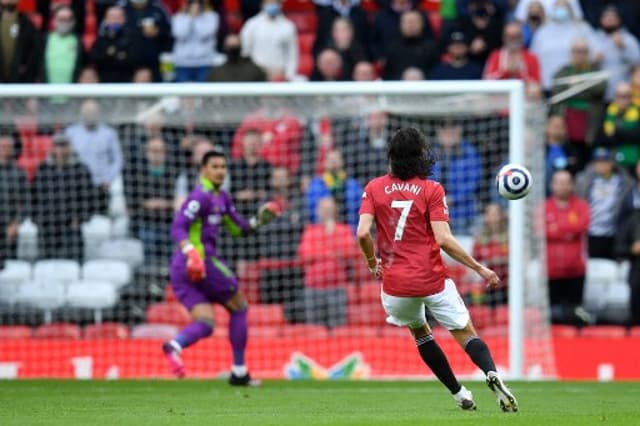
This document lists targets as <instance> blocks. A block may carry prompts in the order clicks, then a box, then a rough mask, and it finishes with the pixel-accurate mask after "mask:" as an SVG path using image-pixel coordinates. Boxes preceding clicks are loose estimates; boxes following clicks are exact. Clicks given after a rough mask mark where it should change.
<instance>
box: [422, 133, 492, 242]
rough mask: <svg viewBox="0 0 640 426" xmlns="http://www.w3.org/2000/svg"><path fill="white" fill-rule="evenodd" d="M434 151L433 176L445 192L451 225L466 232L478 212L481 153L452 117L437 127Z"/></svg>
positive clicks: (456, 230)
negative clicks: (467, 138)
mask: <svg viewBox="0 0 640 426" xmlns="http://www.w3.org/2000/svg"><path fill="white" fill-rule="evenodd" d="M436 151H437V155H438V162H437V164H436V167H435V168H434V170H433V176H434V180H436V181H438V182H440V183H441V184H442V186H443V187H444V188H445V191H446V193H447V203H448V204H449V207H451V212H450V216H449V218H450V224H451V229H452V230H453V232H454V233H458V234H467V235H468V234H469V233H470V231H471V226H472V225H473V221H474V220H475V218H476V216H477V213H478V200H477V196H478V190H479V189H480V182H481V180H482V176H484V174H483V171H482V162H481V160H480V156H479V155H478V151H477V150H476V149H475V148H474V147H473V145H471V143H470V142H469V141H467V140H465V139H464V138H463V137H462V125H461V124H460V123H457V122H454V121H446V122H444V123H443V124H442V125H441V126H440V127H439V128H438V129H437V146H436Z"/></svg>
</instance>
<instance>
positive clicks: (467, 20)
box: [0, 0, 640, 326]
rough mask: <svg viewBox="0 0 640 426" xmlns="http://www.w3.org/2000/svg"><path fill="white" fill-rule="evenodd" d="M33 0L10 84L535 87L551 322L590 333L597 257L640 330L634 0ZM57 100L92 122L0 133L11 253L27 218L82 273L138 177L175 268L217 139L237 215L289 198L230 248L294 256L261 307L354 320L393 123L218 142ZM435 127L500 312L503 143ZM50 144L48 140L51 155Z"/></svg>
mask: <svg viewBox="0 0 640 426" xmlns="http://www.w3.org/2000/svg"><path fill="white" fill-rule="evenodd" d="M19 3H20V4H19ZM28 3H30V2H18V1H17V0H0V46H1V49H0V82H2V83H35V82H44V83H116V82H119V83H124V82H132V83H136V84H142V83H153V82H160V81H175V82H178V83H179V82H189V81H193V82H207V81H208V82H230V81H235V82H244V81H272V82H283V81H304V80H309V81H373V80H376V79H382V80H453V79H459V80H474V79H478V80H479V79H513V78H515V79H522V80H524V81H525V82H526V88H527V92H526V93H527V97H528V98H529V99H530V100H535V101H544V102H546V103H547V104H548V106H549V115H548V119H547V124H546V129H545V141H546V163H545V165H546V171H545V174H546V176H545V180H544V182H545V186H546V192H547V195H548V196H549V198H548V200H547V201H546V204H545V208H544V211H543V212H542V213H541V215H540V217H543V218H544V225H543V226H541V227H540V229H539V231H540V232H545V233H546V237H547V253H548V256H547V257H548V264H547V268H548V273H549V296H550V303H551V305H552V314H553V316H552V319H553V321H554V322H560V323H563V322H568V323H572V324H576V323H579V324H584V323H591V322H593V321H595V320H596V319H595V318H594V316H593V315H591V314H590V313H589V312H587V311H586V310H585V309H583V307H582V305H583V300H582V294H583V288H584V282H585V274H586V268H587V258H605V259H612V260H616V261H618V260H623V259H627V260H630V261H631V270H630V272H629V277H628V280H629V286H630V289H631V291H630V304H629V305H630V307H631V313H630V316H629V320H628V322H629V323H633V324H640V183H639V182H640V44H639V42H638V37H640V5H638V4H636V3H637V2H635V1H633V0H544V1H537V0H530V1H529V0H520V1H514V0H511V1H509V0H457V1H455V0H448V1H447V0H442V1H440V2H439V9H437V10H430V9H433V8H427V7H426V6H427V3H429V2H423V3H420V2H416V1H412V0H386V1H385V0H380V1H379V2H376V3H371V2H369V3H361V2H360V1H359V0H334V1H329V0H315V1H314V4H313V5H310V4H309V5H306V6H300V4H302V2H300V3H294V2H285V3H284V4H283V3H282V2H281V1H279V0H263V1H262V2H261V1H259V0H243V1H241V2H240V4H239V5H238V4H231V2H222V1H219V0H217V1H214V2H208V1H205V0H186V1H177V0H176V1H163V2H161V1H156V0H113V1H109V0H95V1H92V2H82V1H67V2H65V1H55V0H54V1H37V2H35V3H34V4H32V5H31V6H33V7H34V9H33V10H28V9H29V4H28ZM31 3H33V2H31ZM18 6H20V7H19V8H18ZM288 7H291V8H292V9H293V10H294V12H290V11H289V10H288ZM294 17H295V19H294ZM59 102H60V105H63V106H64V107H65V108H75V109H76V110H77V111H78V121H77V122H75V123H64V125H63V126H58V127H56V126H49V127H47V128H37V129H27V130H25V126H24V125H23V126H22V127H21V126H16V128H15V129H10V130H9V129H4V130H5V131H4V132H3V134H2V135H0V229H5V230H6V238H4V239H0V240H1V241H0V257H2V258H3V259H12V258H15V257H16V255H17V251H16V250H17V248H16V243H17V239H18V227H19V224H20V223H22V222H23V221H24V220H25V219H26V218H30V219H31V220H32V221H33V222H34V223H35V224H36V225H37V226H38V232H39V236H40V239H41V241H40V251H39V257H45V258H46V257H55V258H61V257H62V258H71V259H76V260H82V258H83V256H84V250H83V238H82V232H81V225H82V223H84V222H86V221H88V220H89V219H90V217H91V216H92V215H95V214H108V209H109V203H110V196H111V194H112V193H113V191H112V187H113V185H114V182H116V181H117V180H118V179H119V178H120V177H122V181H123V182H124V186H123V187H124V190H123V193H124V196H125V198H126V208H127V214H128V216H129V218H130V232H131V234H132V235H133V236H135V237H136V238H138V239H139V240H141V241H142V242H143V244H144V249H145V257H146V259H147V260H148V261H149V262H152V263H153V262H155V263H157V264H163V263H166V262H167V261H168V258H169V254H170V252H171V245H172V242H171V241H170V236H169V226H170V223H171V220H172V217H173V214H174V211H175V209H176V207H177V206H179V205H180V203H181V200H184V198H185V196H186V194H187V193H188V192H189V191H190V189H191V188H192V187H193V185H194V183H195V182H196V181H197V171H198V166H197V165H198V164H199V161H200V158H201V157H202V155H203V154H204V153H205V152H206V151H207V150H209V149H212V148H214V147H216V146H217V147H220V148H221V149H223V150H225V152H228V153H229V156H230V158H231V162H230V165H229V179H228V183H227V184H226V186H225V187H226V188H227V189H228V190H229V191H230V192H231V194H232V196H233V198H234V200H235V202H236V206H237V208H238V210H239V211H240V213H242V214H244V215H247V216H249V215H251V214H253V212H255V210H256V208H257V206H258V205H259V203H261V202H263V201H264V200H266V199H274V198H275V199H277V200H279V201H280V202H281V203H282V204H285V205H286V206H287V208H286V209H285V214H284V215H283V216H282V217H281V218H280V219H278V220H277V221H276V222H274V223H273V224H271V225H270V226H269V227H267V228H266V229H265V230H264V231H263V232H261V234H260V235H259V236H255V237H250V238H248V239H246V240H245V241H244V242H242V243H241V244H240V248H237V246H235V247H234V248H233V249H228V250H227V252H226V255H227V257H229V258H230V260H232V261H233V262H234V264H235V267H236V269H237V271H238V274H239V275H241V276H244V275H246V274H247V272H246V271H245V270H246V268H248V267H249V266H248V265H250V264H251V262H255V261H256V260H258V259H288V260H291V259H297V261H296V263H295V264H294V266H293V267H292V266H291V265H289V264H288V265H289V266H287V272H286V273H285V274H284V275H282V273H281V272H280V273H276V274H272V276H268V277H266V278H264V277H263V278H264V279H263V280H262V283H261V285H262V286H263V287H265V288H266V287H273V288H274V291H271V292H269V291H266V290H265V289H264V288H263V289H261V296H260V297H261V298H262V301H264V302H276V303H279V302H283V301H285V300H282V297H283V296H280V297H278V296H274V294H276V295H277V294H281V295H285V294H288V293H290V292H296V291H298V290H301V291H303V292H304V296H303V297H301V298H300V299H299V300H296V301H294V302H295V303H293V305H294V306H292V307H291V308H290V309H291V311H292V312H305V315H304V317H303V318H294V319H293V320H300V321H308V322H320V323H323V324H326V325H330V326H333V325H337V324H342V323H344V322H345V321H346V318H345V317H346V313H345V310H344V306H345V304H346V303H347V300H348V297H347V296H348V292H349V290H348V288H347V287H348V284H347V283H353V282H360V281H363V282H364V281H366V280H367V278H366V277H367V271H366V270H365V271H361V270H360V269H361V267H363V265H362V262H360V259H359V256H358V253H357V251H356V250H355V248H356V245H355V240H354V234H353V231H354V227H355V226H356V223H357V216H358V208H359V204H360V197H361V193H362V188H363V186H364V185H365V184H366V182H367V181H368V180H369V179H371V178H372V177H374V176H377V175H380V174H382V173H384V172H385V155H386V153H385V142H386V140H387V138H388V136H389V135H390V133H391V132H392V131H393V125H392V121H393V120H392V117H390V115H389V114H388V113H386V112H383V111H377V112H372V113H370V114H369V115H368V116H367V117H364V118H362V119H361V120H357V121H355V120H347V121H348V122H341V121H340V120H329V119H318V120H316V121H314V123H312V124H311V125H309V124H308V123H302V122H300V120H298V119H297V118H296V116H295V115H294V114H292V113H291V112H287V111H283V112H282V113H281V114H277V113H274V111H273V110H272V111H264V110H258V111H255V112H253V113H252V114H250V115H248V116H246V117H245V118H244V119H243V120H242V122H241V123H240V124H239V126H237V127H235V128H224V129H215V130H211V129H199V128H194V126H192V125H189V123H188V119H185V125H184V126H181V127H180V128H176V127H175V126H174V127H169V126H164V125H163V117H162V116H161V115H160V116H156V117H153V118H152V119H150V120H147V122H146V123H145V124H144V125H139V124H132V125H119V126H115V125H110V124H109V123H107V122H105V121H103V120H101V111H100V108H101V105H100V104H99V103H98V102H96V101H94V100H86V101H83V102H82V103H81V104H75V103H72V102H69V101H65V100H60V101H59ZM5 107H6V108H10V105H3V108H5ZM37 110H38V105H32V106H31V107H30V112H29V114H31V116H34V117H37V114H38V113H37ZM186 115H188V113H185V116H186ZM434 127H435V128H436V130H435V132H434V135H433V136H434V138H433V139H434V142H435V144H436V149H437V151H438V154H439V159H440V162H439V165H438V167H437V168H436V170H435V177H434V178H435V179H437V180H438V181H440V182H442V183H443V185H444V186H445V188H446V189H447V192H448V196H449V201H450V204H451V205H452V216H451V221H452V228H453V229H454V231H455V232H456V233H457V234H458V235H473V236H474V237H473V244H472V251H473V253H474V255H475V256H477V257H478V259H480V260H482V261H484V262H486V263H487V264H488V265H490V266H492V267H494V268H495V269H496V270H497V271H499V273H500V274H501V275H502V278H503V279H504V282H505V284H504V287H503V288H499V289H497V290H495V291H493V292H491V294H489V293H484V292H480V293H478V288H477V286H476V287H474V286H473V285H472V286H470V288H472V289H471V290H469V292H468V293H467V297H468V299H469V301H470V303H478V304H488V305H491V306H497V305H501V304H504V303H506V300H507V288H508V277H507V260H508V245H507V241H508V239H507V227H506V223H507V222H506V215H505V211H504V205H505V204H504V202H503V201H500V200H494V201H495V202H490V203H485V204H484V205H483V204H482V203H481V201H482V200H487V199H490V198H491V197H490V196H486V197H481V196H480V195H479V194H481V193H483V191H485V192H486V191H487V188H486V186H487V184H481V182H483V180H486V179H485V178H486V177H490V176H491V175H492V172H493V170H495V167H497V166H498V165H499V164H500V162H499V161H496V158H498V157H499V155H498V156H494V157H496V158H492V160H491V161H492V162H491V163H487V160H486V159H484V157H483V156H482V155H481V153H482V152H484V151H486V150H487V148H486V147H480V146H479V144H480V142H479V141H474V140H469V139H470V138H471V137H472V136H470V135H469V131H468V130H469V129H466V128H465V122H464V121H445V122H440V123H437V124H434ZM345 129H346V130H345ZM36 133H37V135H38V137H41V139H37V141H38V142H37V143H42V144H43V145H42V146H44V147H45V149H44V150H40V151H38V154H34V153H33V152H32V151H31V150H32V149H33V147H32V146H31V144H32V143H36V142H33V141H35V140H36V139H34V135H35V134H36ZM346 134H349V135H356V136H355V137H353V136H352V137H350V138H345V137H344V135H346ZM27 139H28V140H27ZM309 141H312V142H309ZM486 142H487V141H483V143H486ZM503 142H504V141H503ZM502 149H504V148H502ZM505 152H506V151H502V152H501V153H502V154H504V153H505ZM498 160H499V158H498ZM574 182H575V183H574ZM483 185H484V186H483ZM481 210H482V211H483V213H482V214H481V215H480V212H481ZM265 242H267V243H265ZM222 245H223V247H224V246H225V243H224V238H223V239H222ZM587 253H588V256H587ZM558 254H561V255H558ZM275 269H277V268H275ZM267 275H268V274H267ZM283 282H285V284H283ZM283 286H284V287H283ZM318 306H322V307H323V309H318Z"/></svg>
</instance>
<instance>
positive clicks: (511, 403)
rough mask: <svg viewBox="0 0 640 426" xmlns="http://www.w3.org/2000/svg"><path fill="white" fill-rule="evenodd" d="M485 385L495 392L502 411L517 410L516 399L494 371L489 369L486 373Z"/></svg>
mask: <svg viewBox="0 0 640 426" xmlns="http://www.w3.org/2000/svg"><path fill="white" fill-rule="evenodd" d="M487 386H489V389H491V390H492V391H493V393H495V394H496V398H497V400H498V404H499V405H500V408H501V409H502V411H504V412H516V411H518V401H516V397H515V396H513V394H512V393H511V391H510V390H509V388H508V387H507V386H506V385H505V384H504V383H503V382H502V380H501V379H500V377H498V373H496V372H495V371H489V373H487Z"/></svg>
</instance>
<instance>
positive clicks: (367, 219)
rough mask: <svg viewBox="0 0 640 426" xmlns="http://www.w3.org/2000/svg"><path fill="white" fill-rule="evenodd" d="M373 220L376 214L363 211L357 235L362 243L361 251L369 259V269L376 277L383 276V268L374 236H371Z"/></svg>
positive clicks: (359, 242) (360, 243)
mask: <svg viewBox="0 0 640 426" xmlns="http://www.w3.org/2000/svg"><path fill="white" fill-rule="evenodd" d="M373 220H374V216H373V215H372V214H370V213H363V214H361V215H360V221H359V222H358V230H357V237H358V244H359V245H360V251H361V252H362V255H363V256H364V258H365V259H366V261H367V267H368V268H369V271H370V272H371V273H372V274H374V276H375V277H377V278H380V277H381V276H382V268H381V265H380V259H379V258H378V257H376V253H375V248H374V244H373V238H372V237H371V227H372V226H373Z"/></svg>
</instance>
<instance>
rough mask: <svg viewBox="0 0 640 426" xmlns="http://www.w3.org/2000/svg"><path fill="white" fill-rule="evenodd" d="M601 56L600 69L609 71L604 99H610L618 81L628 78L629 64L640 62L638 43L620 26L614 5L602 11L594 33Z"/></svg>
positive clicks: (639, 46)
mask: <svg viewBox="0 0 640 426" xmlns="http://www.w3.org/2000/svg"><path fill="white" fill-rule="evenodd" d="M595 39H596V42H597V43H598V45H599V48H600V52H601V57H602V63H601V66H602V69H603V70H605V71H609V73H610V74H609V79H608V82H609V83H608V85H607V94H606V99H607V100H608V101H610V100H611V99H612V98H613V93H614V91H615V89H616V86H617V85H618V83H620V82H622V81H628V80H629V69H630V67H631V65H633V64H637V63H638V62H640V44H639V43H638V40H636V38H635V37H634V36H633V34H631V33H630V32H629V31H628V30H627V29H626V28H624V27H623V26H622V19H621V18H620V13H619V12H618V9H617V8H616V7H615V6H608V7H607V8H605V9H604V10H603V11H602V16H601V17H600V29H598V30H597V31H596V34H595Z"/></svg>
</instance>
